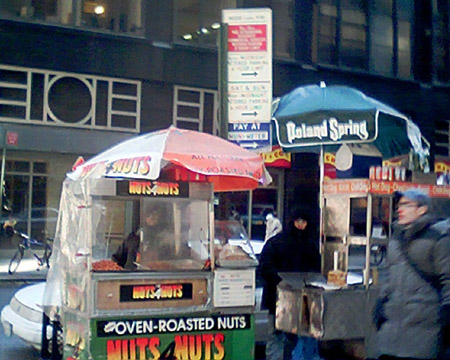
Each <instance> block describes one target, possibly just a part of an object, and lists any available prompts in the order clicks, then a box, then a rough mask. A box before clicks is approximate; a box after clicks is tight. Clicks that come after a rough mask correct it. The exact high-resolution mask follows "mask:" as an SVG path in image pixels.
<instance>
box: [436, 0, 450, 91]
mask: <svg viewBox="0 0 450 360" xmlns="http://www.w3.org/2000/svg"><path fill="white" fill-rule="evenodd" d="M449 12H450V9H449V3H448V1H447V0H444V1H442V0H441V1H438V2H437V11H436V10H435V15H434V16H435V19H436V21H435V23H434V24H433V26H434V29H433V37H434V39H433V44H434V45H433V46H434V80H435V81H437V82H442V83H448V82H449V81H450V54H449V52H450V30H449V24H450V16H449Z"/></svg>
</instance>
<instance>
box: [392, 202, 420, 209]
mask: <svg viewBox="0 0 450 360" xmlns="http://www.w3.org/2000/svg"><path fill="white" fill-rule="evenodd" d="M401 207H402V208H413V207H419V205H418V204H417V203H415V202H411V201H405V202H399V203H398V205H397V208H398V209H399V208H401Z"/></svg>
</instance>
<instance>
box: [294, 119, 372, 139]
mask: <svg viewBox="0 0 450 360" xmlns="http://www.w3.org/2000/svg"><path fill="white" fill-rule="evenodd" d="M286 131H287V138H288V141H289V143H291V144H292V142H293V141H294V140H295V139H311V138H317V139H321V140H322V139H323V138H329V139H331V140H332V141H339V140H341V139H342V137H343V136H357V137H359V138H360V139H361V140H367V139H368V138H369V132H368V130H367V121H366V120H362V121H354V120H348V121H347V122H339V121H338V120H337V119H336V118H334V117H332V118H329V119H328V120H326V119H324V120H323V121H322V123H321V124H317V125H307V124H305V123H300V124H299V125H296V124H295V123H294V122H292V121H289V122H288V123H287V124H286Z"/></svg>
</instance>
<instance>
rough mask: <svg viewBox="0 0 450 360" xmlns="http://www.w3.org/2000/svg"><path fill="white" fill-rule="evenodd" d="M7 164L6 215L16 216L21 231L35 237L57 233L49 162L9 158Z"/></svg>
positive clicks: (10, 217)
mask: <svg viewBox="0 0 450 360" xmlns="http://www.w3.org/2000/svg"><path fill="white" fill-rule="evenodd" d="M5 165H6V166H5V170H6V175H5V182H4V188H3V191H4V193H3V201H2V205H3V209H2V218H9V219H11V220H14V223H15V226H14V227H15V229H16V230H17V231H20V232H22V233H25V234H27V235H31V236H32V237H33V238H34V239H37V240H41V241H44V240H45V239H46V237H47V236H54V233H55V228H56V220H57V217H58V214H57V210H56V209H53V208H47V176H48V175H47V169H48V165H47V163H45V162H40V161H26V160H7V161H6V164H5Z"/></svg>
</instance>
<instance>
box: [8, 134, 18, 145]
mask: <svg viewBox="0 0 450 360" xmlns="http://www.w3.org/2000/svg"><path fill="white" fill-rule="evenodd" d="M18 143H19V134H18V133H16V132H12V131H8V132H7V133H6V145H13V146H17V144H18Z"/></svg>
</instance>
